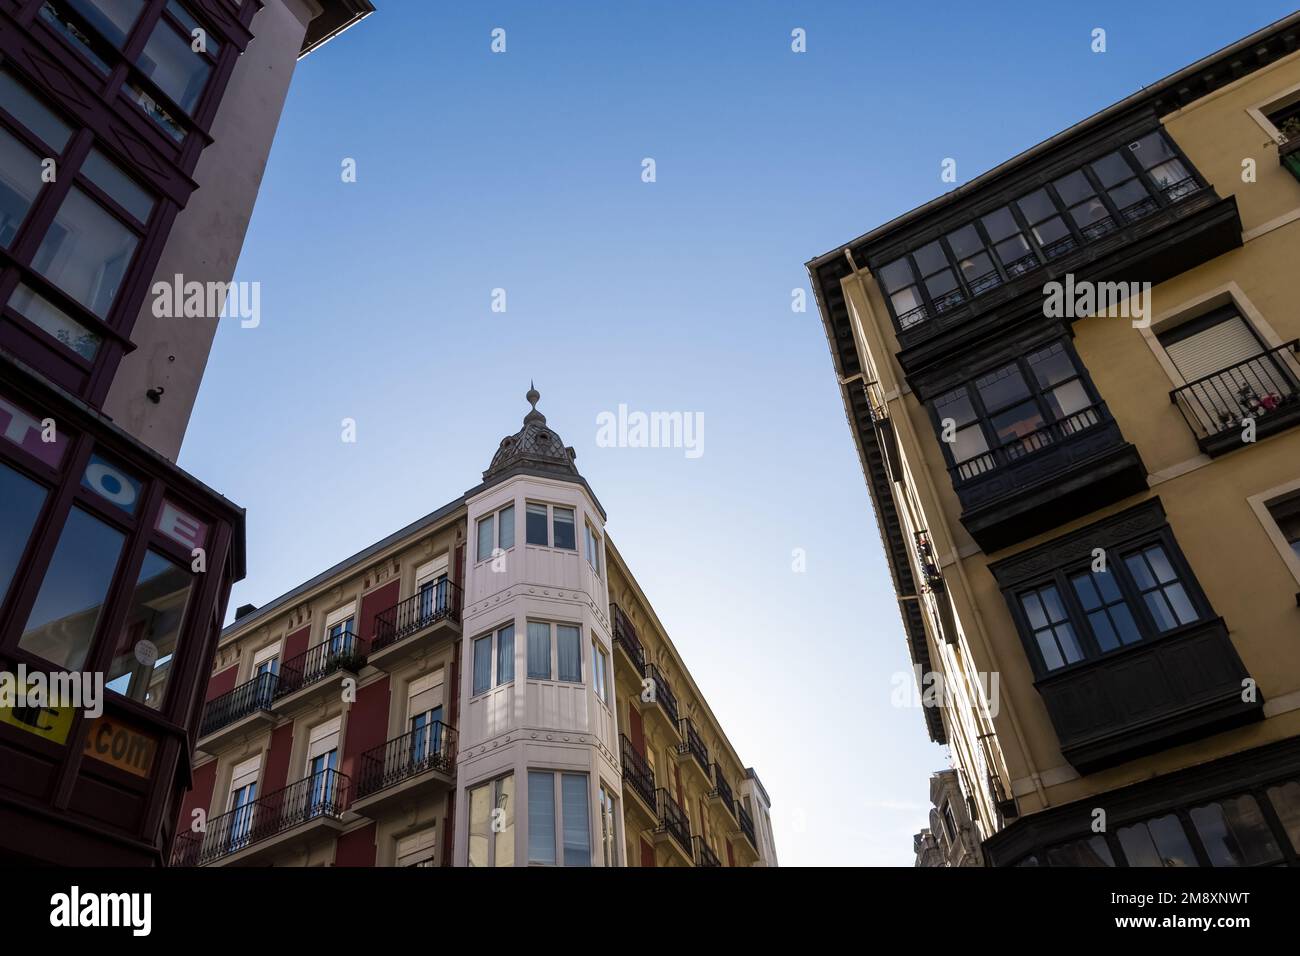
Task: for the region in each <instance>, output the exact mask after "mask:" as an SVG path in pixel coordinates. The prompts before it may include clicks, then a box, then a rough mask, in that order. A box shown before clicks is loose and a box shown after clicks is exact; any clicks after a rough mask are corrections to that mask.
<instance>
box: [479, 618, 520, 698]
mask: <svg viewBox="0 0 1300 956" xmlns="http://www.w3.org/2000/svg"><path fill="white" fill-rule="evenodd" d="M485 640H486V638H485ZM514 679H515V626H514V625H513V624H507V625H506V626H505V627H503V628H501V630H500V631H498V632H497V686H500V685H502V684H509V683H512V682H513V681H514Z"/></svg>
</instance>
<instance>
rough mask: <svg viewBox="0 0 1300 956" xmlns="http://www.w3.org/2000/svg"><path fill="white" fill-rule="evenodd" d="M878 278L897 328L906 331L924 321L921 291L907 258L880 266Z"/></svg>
mask: <svg viewBox="0 0 1300 956" xmlns="http://www.w3.org/2000/svg"><path fill="white" fill-rule="evenodd" d="M879 278H880V286H881V288H882V289H884V290H885V294H886V295H887V296H888V297H889V305H890V308H892V309H893V310H894V315H895V316H896V317H897V318H898V326H899V328H901V329H908V328H911V327H912V326H913V325H916V324H917V323H918V322H922V321H924V320H925V318H926V311H925V302H924V301H923V300H922V299H921V289H920V286H919V285H918V284H917V280H916V274H915V273H914V272H913V271H912V262H911V260H910V259H909V258H907V257H906V256H904V257H903V258H901V259H895V260H894V261H893V262H891V263H889V264H888V265H885V266H882V267H881V269H880V276H879Z"/></svg>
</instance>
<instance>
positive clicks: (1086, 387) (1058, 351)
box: [931, 340, 1101, 481]
mask: <svg viewBox="0 0 1300 956" xmlns="http://www.w3.org/2000/svg"><path fill="white" fill-rule="evenodd" d="M1096 406H1097V401H1096V399H1095V397H1094V395H1093V392H1092V388H1091V385H1090V384H1089V383H1088V382H1087V381H1086V379H1085V377H1084V375H1083V373H1082V371H1081V370H1080V368H1079V366H1078V364H1077V363H1076V362H1075V360H1074V354H1073V350H1072V349H1071V348H1070V347H1069V346H1068V345H1067V343H1066V342H1065V341H1064V340H1062V341H1059V342H1053V343H1051V344H1050V345H1047V346H1044V347H1043V348H1041V349H1038V350H1037V351H1034V352H1031V353H1029V354H1028V355H1026V356H1025V357H1024V358H1022V359H1018V360H1017V361H1015V362H1012V363H1010V364H1008V365H1003V366H1001V367H1000V368H995V369H993V370H992V371H990V372H987V373H985V374H983V375H981V376H979V377H978V378H976V379H975V380H974V381H973V382H971V383H970V384H969V385H962V386H960V387H958V388H955V389H952V390H951V391H949V392H945V393H944V394H942V395H940V396H938V397H937V398H935V399H934V400H933V402H932V403H931V407H932V408H933V410H934V418H935V425H936V429H937V431H938V433H939V438H940V440H941V441H942V442H943V444H944V445H945V446H946V447H947V454H948V455H949V456H950V457H951V459H952V464H953V465H954V467H955V469H956V470H955V477H956V480H957V481H967V480H970V479H972V478H976V477H978V476H980V475H982V474H985V473H986V472H989V471H991V470H993V469H994V468H996V467H999V466H1000V465H1005V464H1009V463H1011V462H1013V461H1016V460H1018V459H1020V458H1022V457H1024V456H1025V455H1027V454H1030V453H1032V452H1035V451H1038V450H1039V449H1041V448H1045V447H1047V446H1048V445H1050V444H1052V443H1054V442H1055V441H1057V440H1058V438H1063V437H1067V436H1069V435H1073V434H1074V433H1076V432H1079V431H1082V430H1084V429H1086V428H1090V427H1091V426H1093V425H1096V424H1098V423H1100V422H1101V414H1100V412H1099V411H1098V409H1097V407H1096ZM945 438H946V439H948V440H945Z"/></svg>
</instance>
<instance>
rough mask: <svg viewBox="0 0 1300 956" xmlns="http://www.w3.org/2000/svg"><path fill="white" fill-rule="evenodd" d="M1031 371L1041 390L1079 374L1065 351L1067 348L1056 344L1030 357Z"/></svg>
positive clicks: (1058, 343)
mask: <svg viewBox="0 0 1300 956" xmlns="http://www.w3.org/2000/svg"><path fill="white" fill-rule="evenodd" d="M1029 369H1030V371H1032V372H1033V374H1034V378H1035V379H1036V380H1037V381H1038V385H1039V387H1041V388H1047V387H1048V386H1051V385H1055V384H1056V383H1057V382H1061V381H1064V380H1065V379H1067V378H1073V377H1074V376H1075V375H1076V374H1078V373H1077V372H1075V370H1074V363H1073V362H1071V361H1070V356H1069V355H1068V354H1067V353H1066V351H1065V346H1064V345H1062V344H1061V343H1060V342H1054V343H1053V344H1051V345H1049V346H1048V347H1047V348H1045V349H1040V350H1039V351H1037V352H1034V353H1032V354H1030V356H1029Z"/></svg>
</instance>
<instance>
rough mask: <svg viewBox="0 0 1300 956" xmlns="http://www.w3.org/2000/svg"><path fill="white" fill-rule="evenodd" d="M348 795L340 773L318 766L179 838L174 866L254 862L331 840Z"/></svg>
mask: <svg viewBox="0 0 1300 956" xmlns="http://www.w3.org/2000/svg"><path fill="white" fill-rule="evenodd" d="M350 796H351V781H349V779H348V778H347V777H346V776H345V775H344V774H341V773H339V772H338V771H337V770H322V771H320V772H318V773H315V774H312V775H311V776H309V777H305V778H304V779H302V780H299V781H297V782H296V783H292V784H290V785H289V786H287V787H284V788H283V789H281V790H276V791H275V792H273V793H269V794H267V795H266V796H264V797H258V798H256V799H254V800H252V801H251V802H249V803H246V804H244V805H243V806H240V807H236V808H235V809H233V810H231V811H230V812H229V813H223V814H222V815H221V816H219V817H213V818H212V819H210V820H209V821H208V823H207V829H206V830H205V831H204V832H203V833H201V834H199V833H185V834H183V835H182V836H180V837H178V838H177V840H176V847H175V850H174V851H173V854H172V865H173V866H233V865H248V864H258V863H264V862H266V861H267V860H268V859H269V858H270V857H271V856H272V855H274V854H276V853H279V852H283V851H285V850H288V849H291V848H295V847H302V846H305V845H307V844H311V843H313V842H315V841H332V840H333V839H334V838H335V837H336V835H337V834H338V832H339V831H340V830H342V829H343V814H344V811H345V810H346V809H347V806H348V800H349V797H350Z"/></svg>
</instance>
